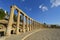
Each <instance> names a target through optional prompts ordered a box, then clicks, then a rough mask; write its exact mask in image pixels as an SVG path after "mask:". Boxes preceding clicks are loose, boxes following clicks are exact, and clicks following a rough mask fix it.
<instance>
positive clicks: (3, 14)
mask: <svg viewBox="0 0 60 40" xmlns="http://www.w3.org/2000/svg"><path fill="white" fill-rule="evenodd" d="M4 17H5V12H4V10H3V9H0V20H1V19H4Z"/></svg>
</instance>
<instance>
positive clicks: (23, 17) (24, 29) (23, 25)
mask: <svg viewBox="0 0 60 40" xmlns="http://www.w3.org/2000/svg"><path fill="white" fill-rule="evenodd" d="M24 17H25V15H23V32H24V33H25V20H24Z"/></svg>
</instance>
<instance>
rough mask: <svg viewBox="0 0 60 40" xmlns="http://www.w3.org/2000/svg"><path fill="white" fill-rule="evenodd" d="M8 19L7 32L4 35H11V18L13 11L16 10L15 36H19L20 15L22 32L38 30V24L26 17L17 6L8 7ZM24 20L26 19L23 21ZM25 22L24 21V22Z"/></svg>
mask: <svg viewBox="0 0 60 40" xmlns="http://www.w3.org/2000/svg"><path fill="white" fill-rule="evenodd" d="M10 8H11V10H10V17H9V21H8V26H7V31H6V35H11V30H12V25H13V16H14V10H17V14H18V15H17V22H16V29H15V30H16V32H15V33H16V34H20V33H21V32H19V29H20V23H21V22H20V15H21V14H23V23H22V32H23V33H25V32H26V31H27V32H28V31H32V30H34V29H38V28H40V23H38V22H37V21H35V20H33V19H32V18H30V17H29V16H27V15H26V14H25V13H24V12H23V11H22V10H20V9H19V8H18V7H17V6H15V5H13V6H11V7H10ZM24 18H26V19H24ZM25 20H26V21H25Z"/></svg>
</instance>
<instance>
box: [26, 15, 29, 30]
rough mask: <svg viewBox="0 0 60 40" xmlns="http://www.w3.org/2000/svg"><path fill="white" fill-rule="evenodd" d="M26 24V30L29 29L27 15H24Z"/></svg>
mask: <svg viewBox="0 0 60 40" xmlns="http://www.w3.org/2000/svg"><path fill="white" fill-rule="evenodd" d="M26 26H27V31H29V26H28V17H27V16H26Z"/></svg>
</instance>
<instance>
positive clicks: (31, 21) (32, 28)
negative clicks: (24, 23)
mask: <svg viewBox="0 0 60 40" xmlns="http://www.w3.org/2000/svg"><path fill="white" fill-rule="evenodd" d="M32 23H33V22H32V19H31V30H32V29H33V28H32V27H33V24H32Z"/></svg>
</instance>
